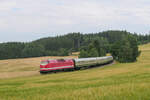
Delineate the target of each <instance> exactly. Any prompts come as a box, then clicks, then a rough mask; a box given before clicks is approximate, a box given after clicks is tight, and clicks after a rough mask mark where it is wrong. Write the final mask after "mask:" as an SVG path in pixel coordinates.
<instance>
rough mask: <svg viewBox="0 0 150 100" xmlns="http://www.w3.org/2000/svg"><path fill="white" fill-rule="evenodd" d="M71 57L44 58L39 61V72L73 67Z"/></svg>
mask: <svg viewBox="0 0 150 100" xmlns="http://www.w3.org/2000/svg"><path fill="white" fill-rule="evenodd" d="M74 65H75V63H74V60H73V59H58V60H45V61H42V62H41V65H40V72H41V73H43V72H49V71H55V70H62V69H73V68H74Z"/></svg>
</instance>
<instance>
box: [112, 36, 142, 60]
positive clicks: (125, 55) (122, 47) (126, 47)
mask: <svg viewBox="0 0 150 100" xmlns="http://www.w3.org/2000/svg"><path fill="white" fill-rule="evenodd" d="M111 54H112V56H113V57H114V58H115V59H116V60H117V61H119V62H134V61H136V58H137V57H138V56H139V55H140V51H139V50H138V45H137V40H136V38H135V37H133V36H131V35H129V36H128V37H127V38H125V39H124V40H121V41H119V42H116V43H115V44H114V45H113V46H112V49H111Z"/></svg>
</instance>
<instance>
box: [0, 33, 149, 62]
mask: <svg viewBox="0 0 150 100" xmlns="http://www.w3.org/2000/svg"><path fill="white" fill-rule="evenodd" d="M129 35H131V36H133V37H135V38H136V40H137V42H138V44H144V43H147V42H150V35H139V34H135V33H130V32H127V31H116V30H113V31H105V32H99V33H89V34H85V33H68V34H66V35H62V36H56V37H46V38H42V39H38V40H36V41H32V42H28V43H22V42H8V43H0V52H1V53H0V59H1V60H2V59H16V58H30V57H42V56H68V54H70V53H71V52H76V51H77V52H78V51H80V50H81V49H83V48H85V47H86V46H88V45H89V44H90V43H91V42H93V41H94V40H98V41H99V42H100V43H101V44H100V45H101V46H100V47H101V48H103V49H105V50H103V51H105V52H107V53H110V51H111V46H112V44H114V43H115V42H116V41H121V40H123V39H125V38H126V37H127V36H129Z"/></svg>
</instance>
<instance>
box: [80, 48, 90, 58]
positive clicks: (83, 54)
mask: <svg viewBox="0 0 150 100" xmlns="http://www.w3.org/2000/svg"><path fill="white" fill-rule="evenodd" d="M87 57H88V52H87V51H85V50H83V49H82V50H81V51H80V55H79V58H87Z"/></svg>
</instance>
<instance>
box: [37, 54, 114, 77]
mask: <svg viewBox="0 0 150 100" xmlns="http://www.w3.org/2000/svg"><path fill="white" fill-rule="evenodd" d="M111 62H113V57H112V56H105V57H91V58H78V59H55V60H49V59H48V60H43V61H41V64H40V73H41V74H43V73H48V72H56V71H65V70H76V69H81V68H85V67H86V68H87V67H91V66H97V65H104V64H108V63H111Z"/></svg>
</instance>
